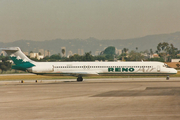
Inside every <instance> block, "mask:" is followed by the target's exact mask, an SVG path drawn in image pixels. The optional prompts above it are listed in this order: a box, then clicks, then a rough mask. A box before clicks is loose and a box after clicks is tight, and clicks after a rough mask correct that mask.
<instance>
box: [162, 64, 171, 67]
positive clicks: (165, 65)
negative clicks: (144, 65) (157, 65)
mask: <svg viewBox="0 0 180 120" xmlns="http://www.w3.org/2000/svg"><path fill="white" fill-rule="evenodd" d="M163 67H166V68H171V67H169V66H168V65H167V64H164V65H163Z"/></svg>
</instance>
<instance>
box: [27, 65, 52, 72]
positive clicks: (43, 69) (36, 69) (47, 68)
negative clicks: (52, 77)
mask: <svg viewBox="0 0 180 120" xmlns="http://www.w3.org/2000/svg"><path fill="white" fill-rule="evenodd" d="M27 70H28V71H29V72H31V73H49V72H53V67H52V66H44V67H37V66H34V67H32V68H28V69H27Z"/></svg>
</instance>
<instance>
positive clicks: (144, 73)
mask: <svg viewBox="0 0 180 120" xmlns="http://www.w3.org/2000/svg"><path fill="white" fill-rule="evenodd" d="M37 74H38V75H43V74H51V75H53V74H54V75H71V74H72V75H73V74H74V73H37ZM98 74H99V75H173V74H176V73H113V72H111V73H98ZM74 75H76V74H74ZM84 75H86V74H84ZM87 75H88V74H87Z"/></svg>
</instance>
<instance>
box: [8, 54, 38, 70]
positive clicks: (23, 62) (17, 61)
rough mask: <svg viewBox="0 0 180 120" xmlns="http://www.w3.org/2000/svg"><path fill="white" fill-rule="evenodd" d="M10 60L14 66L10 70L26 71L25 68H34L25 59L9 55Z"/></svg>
mask: <svg viewBox="0 0 180 120" xmlns="http://www.w3.org/2000/svg"><path fill="white" fill-rule="evenodd" d="M10 58H11V60H13V62H14V64H16V65H14V66H12V69H18V70H26V69H27V68H30V67H33V66H35V65H34V64H32V63H30V62H29V61H28V60H26V59H24V60H22V59H21V58H20V57H19V56H17V57H16V56H15V55H11V56H10Z"/></svg>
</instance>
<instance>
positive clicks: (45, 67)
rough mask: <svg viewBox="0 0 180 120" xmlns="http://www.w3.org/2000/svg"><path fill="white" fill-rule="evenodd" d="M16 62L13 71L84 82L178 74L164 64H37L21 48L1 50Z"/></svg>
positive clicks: (150, 62) (142, 62) (132, 62)
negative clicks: (89, 78) (86, 79)
mask: <svg viewBox="0 0 180 120" xmlns="http://www.w3.org/2000/svg"><path fill="white" fill-rule="evenodd" d="M1 50H3V51H5V52H6V53H7V55H9V56H10V58H11V59H12V60H13V62H14V64H15V65H14V66H12V69H16V70H23V71H28V72H30V73H33V74H37V75H65V76H75V77H77V81H83V77H84V76H89V75H104V76H106V75H108V76H115V75H119V76H121V75H126V76H131V75H133V76H137V75H139V76H141V75H145V76H149V75H150V76H152V75H155V76H160V75H161V76H167V78H166V79H169V75H172V74H176V73H177V70H175V69H174V68H170V67H169V66H168V65H167V64H165V63H163V62H152V61H149V62H145V61H138V62H134V61H131V62H35V61H33V60H31V59H29V58H28V57H27V56H26V55H25V54H24V53H23V52H22V51H21V49H20V48H19V47H9V48H1Z"/></svg>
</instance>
